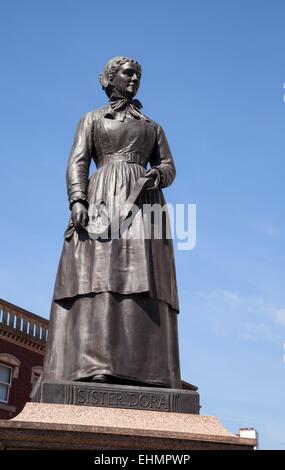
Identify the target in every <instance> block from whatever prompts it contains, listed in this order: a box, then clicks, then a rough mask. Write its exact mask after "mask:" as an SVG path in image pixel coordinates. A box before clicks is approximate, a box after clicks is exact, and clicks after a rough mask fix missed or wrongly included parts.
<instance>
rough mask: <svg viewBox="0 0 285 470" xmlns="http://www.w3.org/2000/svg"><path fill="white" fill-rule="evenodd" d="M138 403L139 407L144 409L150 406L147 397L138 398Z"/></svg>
mask: <svg viewBox="0 0 285 470" xmlns="http://www.w3.org/2000/svg"><path fill="white" fill-rule="evenodd" d="M139 401H140V404H141V406H143V407H144V408H146V407H148V406H149V404H150V397H148V396H147V395H144V394H143V395H140V397H139Z"/></svg>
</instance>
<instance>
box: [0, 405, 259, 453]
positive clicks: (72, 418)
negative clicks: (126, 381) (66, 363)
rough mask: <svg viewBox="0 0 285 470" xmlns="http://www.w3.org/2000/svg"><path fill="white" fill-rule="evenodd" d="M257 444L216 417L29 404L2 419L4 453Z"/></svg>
mask: <svg viewBox="0 0 285 470" xmlns="http://www.w3.org/2000/svg"><path fill="white" fill-rule="evenodd" d="M255 444H256V441H255V440H254V439H246V438H240V437H238V436H236V435H235V434H232V433H230V432H228V431H227V430H226V429H225V428H224V427H223V425H222V424H221V423H220V422H219V420H218V418H216V417H212V416H200V415H194V414H186V413H169V412H163V411H161V412H159V413H158V412H156V411H146V410H133V409H132V410H130V409H120V408H107V407H93V406H92V407H89V406H79V405H62V404H47V403H27V404H26V406H25V408H24V410H23V411H22V412H21V413H20V414H19V415H18V416H16V417H15V418H13V419H12V420H10V421H6V420H0V449H42V450H47V449H54V450H55V449H62V450H79V449H88V450H107V449H108V450H133V449H136V450H250V449H253V448H254V446H255Z"/></svg>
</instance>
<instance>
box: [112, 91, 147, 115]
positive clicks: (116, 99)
mask: <svg viewBox="0 0 285 470" xmlns="http://www.w3.org/2000/svg"><path fill="white" fill-rule="evenodd" d="M142 107H143V106H142V104H141V102H140V101H139V100H137V99H129V98H126V97H125V96H122V95H121V94H120V93H119V92H118V91H116V90H114V91H113V93H112V95H111V97H110V102H109V106H108V108H107V112H106V114H105V116H104V117H108V118H111V119H118V120H119V121H122V122H123V121H124V120H125V119H126V115H127V112H128V113H130V114H131V115H132V116H133V117H134V118H135V119H144V120H145V121H149V119H148V118H147V117H146V116H144V114H143V113H142V112H141V111H140V110H141V108H142ZM119 111H123V112H122V113H120V114H119V116H118V112H119Z"/></svg>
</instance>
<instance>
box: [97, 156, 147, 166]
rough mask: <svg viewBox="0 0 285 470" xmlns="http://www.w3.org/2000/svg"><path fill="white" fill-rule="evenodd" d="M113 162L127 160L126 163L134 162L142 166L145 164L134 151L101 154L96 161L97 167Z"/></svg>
mask: <svg viewBox="0 0 285 470" xmlns="http://www.w3.org/2000/svg"><path fill="white" fill-rule="evenodd" d="M115 162H127V163H136V164H137V165H141V166H143V167H144V168H146V166H147V162H146V161H145V159H144V158H143V157H142V155H140V154H139V153H136V152H124V153H110V154H106V155H101V156H100V157H99V158H98V161H97V162H96V166H97V168H101V167H102V166H104V165H108V164H109V163H115Z"/></svg>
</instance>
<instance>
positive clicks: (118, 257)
mask: <svg viewBox="0 0 285 470" xmlns="http://www.w3.org/2000/svg"><path fill="white" fill-rule="evenodd" d="M92 160H93V161H94V162H95V164H96V167H97V170H96V171H95V173H94V174H93V175H92V176H91V177H90V179H89V167H90V163H91V161H92ZM148 164H150V165H151V167H155V168H157V169H158V170H159V171H160V174H161V185H160V186H161V188H162V187H166V186H168V185H169V184H171V183H172V181H173V179H174V177H175V166H174V163H173V159H172V156H171V152H170V150H169V146H168V143H167V140H166V137H165V134H164V132H163V130H162V128H161V127H160V126H159V125H158V124H157V123H155V122H154V121H152V120H151V119H149V118H147V117H146V116H145V115H143V114H141V117H140V118H134V117H133V116H131V115H128V114H125V115H124V117H123V118H122V115H121V114H120V113H114V112H113V111H112V109H111V107H110V106H106V107H104V108H100V109H98V110H95V111H91V112H89V113H87V114H86V115H85V116H84V117H83V118H82V119H81V121H80V123H79V125H78V129H77V132H76V135H75V139H74V143H73V147H72V150H71V155H70V159H69V163H68V169H67V187H68V193H69V199H70V201H74V200H77V199H80V200H82V199H84V200H86V203H88V213H89V225H90V226H91V225H92V223H94V221H95V223H96V222H97V220H96V217H98V209H97V208H98V204H100V205H101V206H100V207H102V203H103V205H106V206H108V204H111V203H112V201H113V200H115V201H116V202H115V204H116V205H117V206H118V207H117V209H118V210H120V208H122V207H123V206H124V203H125V202H126V200H127V198H128V196H129V195H130V194H131V192H132V191H133V189H134V187H135V185H136V182H137V180H138V178H140V177H142V176H144V175H145V174H146V171H147V170H146V168H147V165H148ZM161 188H159V189H158V190H155V191H144V192H143V193H142V194H141V195H140V196H139V199H138V201H137V206H138V207H139V208H140V207H141V208H142V207H143V204H159V206H164V205H165V204H166V203H165V199H164V196H163V193H162V191H161ZM108 207H109V206H108ZM99 216H100V214H99ZM136 220H137V221H139V222H140V226H141V227H143V230H146V229H149V227H148V226H147V225H149V224H150V222H149V221H148V220H147V221H145V220H144V218H143V215H142V211H140V212H139V213H138V214H137V215H136ZM133 225H134V226H135V224H133ZM70 228H71V229H72V222H70V224H69V226H68V229H67V231H66V237H65V241H64V246H63V251H62V255H61V259H60V263H59V268H58V273H57V277H56V282H55V289H54V297H53V302H52V308H51V319H50V331H49V337H48V342H47V348H46V356H45V362H44V370H43V378H44V379H53V380H85V379H86V380H88V378H90V377H92V376H93V375H94V374H106V375H110V376H112V377H114V378H117V379H118V380H119V381H121V382H122V383H124V381H126V383H130V382H131V383H143V384H146V385H153V386H161V387H172V388H180V368H179V352H178V334H177V313H178V311H179V306H178V296H177V286H176V274H175V264H174V256H173V246H172V240H171V239H169V238H166V237H162V238H160V239H154V238H152V237H144V236H140V237H139V238H133V237H132V236H130V234H131V233H132V230H133V228H132V225H131V227H130V228H129V230H127V234H126V236H122V237H119V238H116V239H108V240H100V239H95V240H94V239H92V238H90V237H89V235H88V231H86V230H83V229H82V230H71V232H70ZM68 233H69V234H70V233H71V235H70V236H68V235H67V234H68Z"/></svg>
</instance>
